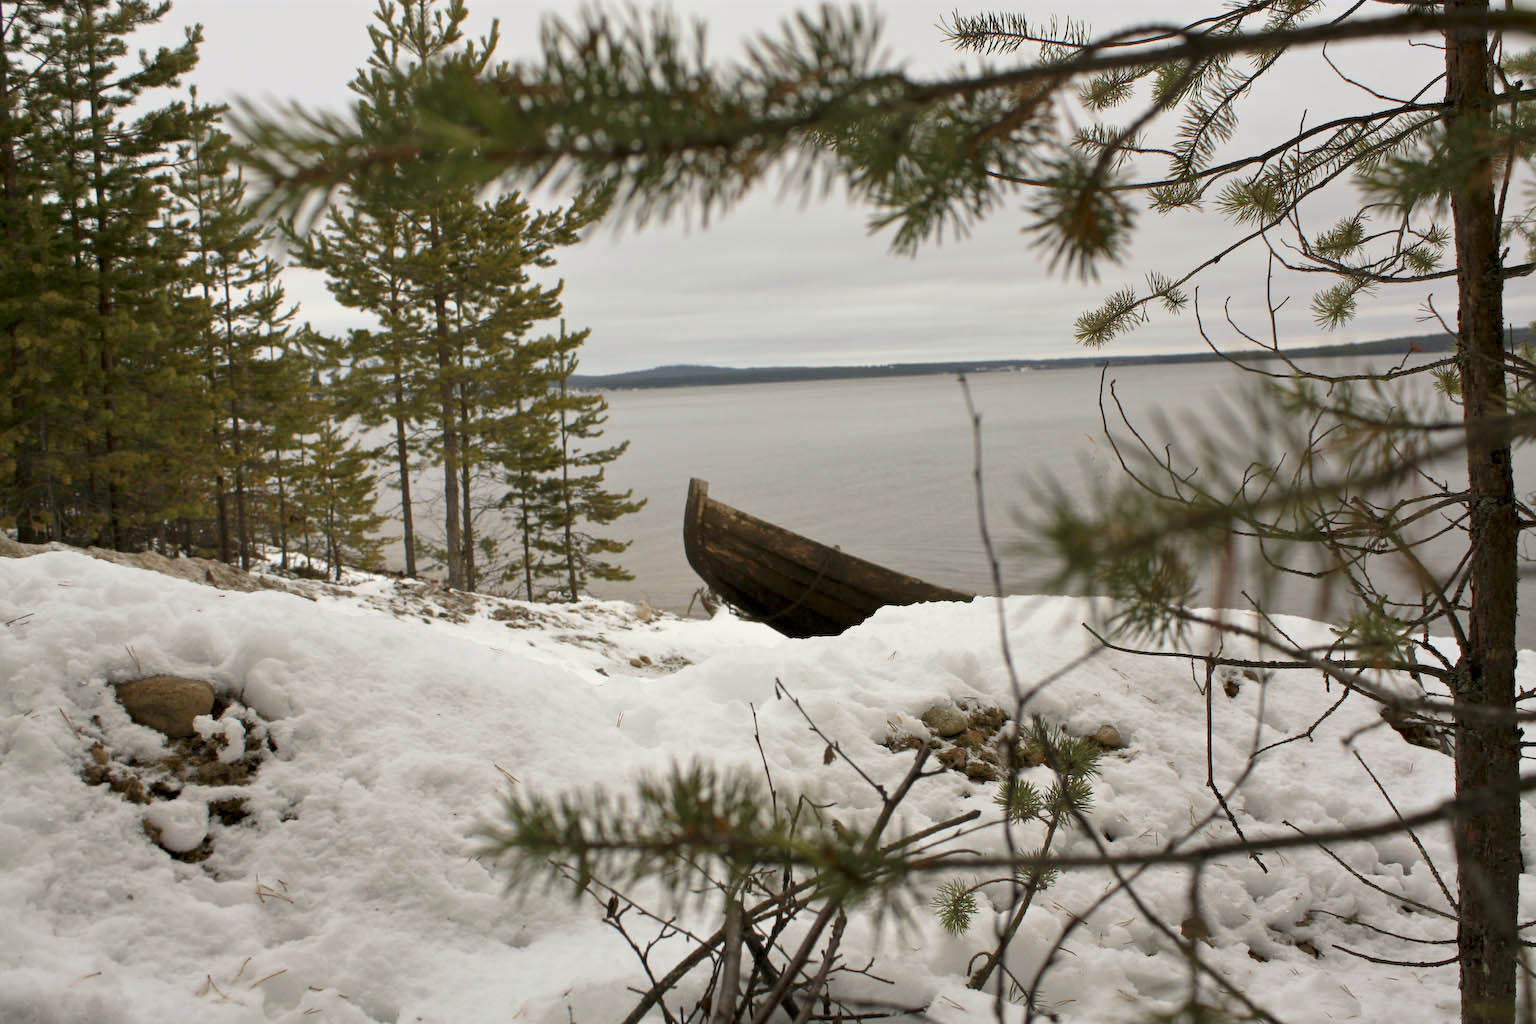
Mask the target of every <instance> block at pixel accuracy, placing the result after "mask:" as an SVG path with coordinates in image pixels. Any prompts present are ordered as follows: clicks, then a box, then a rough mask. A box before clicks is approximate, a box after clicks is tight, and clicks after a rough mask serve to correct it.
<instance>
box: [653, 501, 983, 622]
mask: <svg viewBox="0 0 1536 1024" xmlns="http://www.w3.org/2000/svg"><path fill="white" fill-rule="evenodd" d="M683 549H684V551H685V552H686V553H687V556H688V563H689V564H690V565H691V566H693V570H694V572H696V573H698V574H699V576H700V577H701V578H702V579H703V580H704V582H705V583H707V584H709V586H710V588H711V589H713V590H714V591H715V593H717V594H719V595H720V596H721V597H722V598H724V599H725V600H726V601H727V602H728V603H729V604H731V605H733V606H734V607H735V608H737V609H738V610H739V611H741V612H742V613H743V614H745V615H746V616H747V617H748V618H752V619H756V620H758V621H760V622H763V623H766V624H767V625H769V626H772V627H773V628H774V629H776V630H778V631H779V632H780V633H783V634H784V635H785V636H793V637H809V636H833V635H836V634H838V633H841V632H843V631H844V630H845V629H848V628H849V627H851V626H856V625H858V624H859V623H860V622H863V621H864V620H865V619H867V618H869V617H870V616H871V615H873V614H874V613H875V612H876V611H877V610H878V609H880V608H883V607H885V606H886V605H910V604H921V603H924V602H929V601H969V600H970V599H971V598H972V597H973V596H974V595H971V594H967V593H965V592H963V591H959V590H951V589H949V588H948V587H939V586H935V585H933V584H931V583H927V582H924V581H923V580H920V579H917V578H915V577H912V576H907V575H904V574H903V573H899V572H896V571H894V570H891V569H887V568H885V567H884V566H882V565H876V564H875V563H874V562H868V561H865V560H864V559H862V558H856V557H854V556H853V555H849V554H846V553H845V552H842V551H839V550H838V549H837V548H834V547H830V546H828V545H826V544H822V543H820V542H819V541H814V540H811V539H810V538H809V537H803V536H801V535H800V534H798V533H794V532H792V531H790V530H786V529H784V528H783V527H781V526H776V525H774V524H773V523H770V522H767V521H766V520H763V519H759V518H757V517H756V516H753V515H749V514H747V513H746V512H742V511H741V510H739V509H735V508H732V507H731V506H729V505H726V504H724V503H722V502H719V501H716V500H714V499H713V498H711V497H710V496H709V484H708V483H706V482H705V481H703V480H698V479H695V480H692V481H690V482H689V484H688V503H687V506H686V508H685V510H684V516H683Z"/></svg>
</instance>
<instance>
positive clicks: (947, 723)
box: [922, 704, 971, 736]
mask: <svg viewBox="0 0 1536 1024" xmlns="http://www.w3.org/2000/svg"><path fill="white" fill-rule="evenodd" d="M922 721H923V724H924V725H926V726H927V727H928V728H929V729H930V730H931V731H932V732H933V734H934V735H935V736H958V735H960V734H961V733H962V732H965V730H966V728H967V727H969V726H970V724H971V723H970V720H969V719H967V718H966V717H965V715H963V714H961V713H960V712H958V711H956V710H955V709H954V708H946V707H944V706H943V705H942V704H935V705H934V706H933V707H931V708H929V709H928V710H927V711H924V712H923V718H922Z"/></svg>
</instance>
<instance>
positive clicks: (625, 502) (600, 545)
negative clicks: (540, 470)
mask: <svg viewBox="0 0 1536 1024" xmlns="http://www.w3.org/2000/svg"><path fill="white" fill-rule="evenodd" d="M591 333H592V332H591V329H590V328H587V329H585V330H581V331H577V332H576V333H574V334H567V333H566V332H565V321H564V320H562V321H560V336H559V338H558V339H556V341H555V345H554V346H553V349H552V351H551V352H550V356H549V363H550V367H549V373H550V377H551V379H553V380H554V381H555V382H556V388H557V390H556V394H557V395H558V397H557V398H556V400H555V401H554V402H553V403H552V410H551V413H552V417H553V420H554V424H555V428H556V435H557V436H558V438H559V441H560V465H559V469H558V471H557V472H556V473H554V474H553V475H552V477H551V479H550V481H549V489H550V491H551V492H552V493H551V501H550V502H549V505H550V509H549V525H550V527H551V529H550V531H549V533H548V534H547V535H546V537H545V539H544V541H543V545H544V550H545V552H546V553H547V554H548V555H549V556H550V557H551V559H552V561H553V563H554V568H555V570H556V574H557V575H560V576H563V578H564V584H565V590H566V595H567V597H568V599H569V600H572V601H575V600H577V599H579V598H580V597H581V594H582V592H583V591H584V590H585V589H586V586H587V581H588V580H589V579H599V580H609V581H618V580H632V579H634V576H633V575H632V574H631V573H629V572H627V571H625V570H624V569H623V568H622V567H620V566H618V565H616V564H614V563H612V562H607V561H604V560H603V559H602V557H601V556H603V555H618V554H622V553H623V552H624V551H625V550H626V549H628V547H629V544H630V542H629V541H620V540H615V539H613V538H611V537H602V536H598V535H596V534H594V533H591V532H590V528H592V527H605V526H609V525H611V524H612V523H614V522H615V521H616V520H618V519H619V518H620V517H621V516H626V515H629V514H631V513H634V512H638V511H640V510H641V509H642V508H644V507H645V503H646V499H644V498H641V499H640V500H638V501H636V500H633V494H634V492H633V491H624V492H623V493H622V494H620V493H617V492H614V491H609V490H607V489H605V488H604V486H603V474H604V472H605V468H606V467H607V465H608V464H609V463H611V462H613V461H614V460H615V459H617V458H618V457H619V456H621V455H623V454H624V452H625V451H627V450H628V449H629V442H628V441H621V442H619V443H618V444H616V445H609V446H608V447H606V448H587V449H584V448H582V447H581V446H582V445H583V444H584V443H587V442H591V441H595V440H597V439H598V438H599V437H601V436H602V427H603V424H604V423H606V422H607V421H608V402H607V400H606V399H605V398H603V396H602V395H600V394H597V393H595V392H586V393H583V392H578V391H573V390H572V389H571V388H570V378H571V374H573V373H575V372H576V365H577V357H576V351H577V349H578V348H579V347H580V346H581V344H582V342H584V341H586V339H587V337H588V336H589V335H590V334H591ZM584 527H585V528H584Z"/></svg>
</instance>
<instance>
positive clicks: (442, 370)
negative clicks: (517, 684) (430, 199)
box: [427, 214, 464, 590]
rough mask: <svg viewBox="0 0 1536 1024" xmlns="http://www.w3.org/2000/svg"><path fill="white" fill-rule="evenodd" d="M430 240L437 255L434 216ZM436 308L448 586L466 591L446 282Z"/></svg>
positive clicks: (436, 291) (436, 292) (436, 294)
mask: <svg viewBox="0 0 1536 1024" xmlns="http://www.w3.org/2000/svg"><path fill="white" fill-rule="evenodd" d="M427 225H428V238H429V241H430V242H431V244H432V250H433V251H434V252H436V251H437V250H438V247H439V246H441V245H442V232H441V229H440V226H439V224H438V222H437V216H436V215H435V214H434V215H433V216H432V217H430V218H428V221H427ZM432 292H433V294H432V309H433V312H434V313H435V314H436V319H437V389H438V401H439V404H440V405H441V407H442V413H441V415H442V430H443V504H444V505H445V506H446V508H445V510H444V515H443V525H444V527H445V529H444V533H445V534H446V544H447V547H448V585H449V586H450V587H453V588H455V589H457V590H463V589H464V562H463V558H462V555H463V548H462V546H461V545H462V541H461V539H460V537H459V522H460V519H459V501H460V498H459V430H458V408H457V406H458V403H457V402H455V401H454V387H453V371H454V365H455V361H454V358H453V350H452V345H451V344H450V339H449V336H448V296H447V292H446V289H445V287H444V284H443V282H441V281H436V282H434V283H433V286H432Z"/></svg>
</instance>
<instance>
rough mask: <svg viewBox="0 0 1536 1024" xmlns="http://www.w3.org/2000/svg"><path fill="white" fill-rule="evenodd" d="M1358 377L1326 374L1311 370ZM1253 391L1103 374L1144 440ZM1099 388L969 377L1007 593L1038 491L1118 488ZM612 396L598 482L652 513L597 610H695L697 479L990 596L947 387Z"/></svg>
mask: <svg viewBox="0 0 1536 1024" xmlns="http://www.w3.org/2000/svg"><path fill="white" fill-rule="evenodd" d="M1354 365H1357V364H1346V363H1343V362H1341V361H1326V362H1322V361H1320V362H1318V363H1315V364H1314V365H1313V368H1314V369H1318V370H1329V371H1337V370H1342V369H1344V368H1345V367H1353V366H1354ZM1246 378H1247V375H1244V374H1241V373H1239V372H1237V371H1235V370H1233V369H1232V368H1231V367H1229V366H1226V365H1224V364H1192V365H1181V366H1137V367H1121V368H1117V369H1115V370H1114V371H1113V372H1112V375H1111V379H1113V380H1115V381H1116V382H1117V388H1118V393H1119V395H1120V396H1121V399H1122V400H1123V401H1124V403H1125V405H1126V407H1127V409H1128V411H1129V412H1130V413H1131V415H1132V417H1133V418H1134V419H1135V420H1136V421H1137V422H1138V423H1139V424H1140V425H1144V426H1145V427H1146V428H1147V429H1148V433H1149V436H1151V437H1154V438H1171V437H1173V436H1174V432H1173V431H1171V430H1169V429H1168V428H1166V427H1159V426H1158V422H1159V419H1160V417H1161V416H1162V414H1164V413H1166V414H1168V416H1169V417H1171V418H1172V419H1173V420H1174V422H1175V423H1178V422H1181V421H1183V420H1187V419H1188V418H1189V417H1191V416H1193V415H1194V414H1195V411H1199V415H1200V417H1201V419H1202V421H1203V422H1205V423H1207V424H1211V423H1218V424H1219V423H1224V422H1226V420H1225V418H1224V416H1225V413H1224V412H1223V410H1226V412H1230V410H1231V409H1232V408H1233V406H1234V405H1238V406H1240V405H1241V403H1242V401H1243V398H1242V395H1243V391H1244V389H1245V388H1246V387H1247V386H1248V384H1247V383H1245V381H1246ZM1099 380H1100V373H1099V371H1098V370H1097V369H1091V368H1082V369H1063V370H1048V371H1034V372H1022V373H989V374H981V375H976V376H972V377H971V378H970V387H971V392H972V396H973V398H974V400H975V403H976V407H977V410H978V412H979V413H980V414H981V423H982V427H981V433H982V449H983V465H984V470H985V477H984V479H985V487H986V493H987V509H988V515H987V518H988V524H989V528H990V530H991V532H992V534H993V539H994V542H995V543H997V545H998V547H999V551H1000V554H1001V562H1002V565H1001V568H1002V574H1003V582H1004V588H1005V590H1007V591H1008V592H1012V593H1028V592H1037V591H1039V590H1040V589H1041V585H1040V583H1041V580H1042V576H1043V574H1042V572H1041V571H1040V570H1039V569H1037V568H1032V567H1031V565H1029V564H1028V563H1027V560H1026V559H1024V558H1022V557H1021V556H1020V555H1019V554H1018V552H1017V551H1016V550H1015V548H1016V546H1017V542H1018V541H1019V540H1021V539H1022V538H1023V537H1024V535H1025V534H1024V530H1023V527H1022V525H1021V522H1020V518H1019V517H1020V513H1027V512H1028V511H1029V510H1030V509H1031V508H1033V507H1034V504H1033V502H1034V500H1035V498H1036V496H1037V495H1040V494H1042V493H1044V492H1045V490H1046V488H1047V486H1048V482H1049V481H1052V480H1054V481H1056V482H1058V483H1060V484H1061V485H1062V486H1063V487H1064V488H1065V489H1066V490H1067V492H1068V493H1069V494H1072V495H1074V496H1075V497H1077V498H1079V499H1082V498H1085V497H1086V496H1087V494H1088V493H1089V492H1090V491H1091V489H1092V487H1093V486H1094V484H1095V483H1096V482H1109V483H1113V482H1116V481H1117V479H1118V475H1119V474H1120V472H1121V471H1120V469H1119V467H1118V464H1117V463H1116V461H1115V459H1114V455H1113V453H1112V452H1111V451H1110V449H1109V447H1108V445H1107V444H1106V443H1105V441H1104V434H1103V427H1102V425H1101V422H1100V414H1099V402H1098V393H1099ZM606 397H607V398H608V402H609V410H610V419H609V423H608V427H607V435H606V436H607V438H609V439H621V438H628V439H629V440H630V442H631V443H630V449H629V452H628V453H626V454H625V456H624V457H623V458H621V459H620V460H619V461H618V462H616V463H613V464H612V465H611V466H610V467H609V480H610V481H611V482H612V483H613V484H614V485H617V486H618V487H619V488H620V489H623V488H633V490H634V491H635V493H636V494H637V495H641V496H645V497H647V498H649V499H650V503H649V505H648V506H647V507H646V508H645V509H644V510H642V511H641V512H640V513H638V514H636V515H634V516H630V517H628V518H626V519H625V520H624V521H622V522H621V523H620V524H619V525H618V529H617V530H616V533H618V534H619V535H621V536H625V537H629V538H632V539H633V541H634V543H633V546H632V547H631V548H630V550H629V551H628V552H626V554H625V555H624V556H623V557H622V559H621V561H622V563H623V564H624V566H625V567H626V568H628V569H629V570H630V571H632V572H633V573H634V574H635V576H636V579H635V581H634V582H632V583H627V584H606V585H604V586H602V587H601V588H600V589H599V590H598V593H599V594H601V595H602V596H609V597H622V598H625V599H628V600H644V601H647V602H649V603H650V604H652V605H654V606H657V607H660V608H666V609H670V610H675V611H681V610H683V609H684V608H686V607H687V606H688V604H689V601H690V599H691V597H692V595H693V593H694V592H695V591H696V590H697V589H698V588H699V587H700V585H701V582H700V580H699V579H698V578H697V577H696V576H695V575H694V573H693V572H692V570H691V569H690V568H689V566H688V563H687V560H686V558H685V557H684V555H683V545H682V512H683V501H684V497H685V495H686V493H687V489H688V480H689V478H690V477H693V476H698V477H702V478H703V479H705V480H708V481H709V484H710V495H711V496H712V497H715V498H718V499H719V500H721V501H724V502H726V503H727V504H730V505H735V506H737V507H738V508H741V509H744V510H746V511H749V512H751V513H753V514H754V515H758V516H761V517H762V518H764V519H767V520H769V521H771V522H775V523H778V524H780V525H782V526H786V527H788V528H790V529H792V530H795V531H797V532H800V533H803V534H806V535H808V536H811V537H814V538H816V539H818V540H821V541H824V542H826V543H830V544H835V545H837V546H839V547H841V548H842V549H843V550H845V551H849V552H851V553H853V554H856V555H859V556H861V557H863V558H867V559H870V560H872V561H875V562H879V563H881V564H883V565H888V566H890V567H892V568H894V569H899V570H901V571H903V572H907V573H910V574H912V575H914V576H919V577H922V578H924V579H927V580H930V581H932V582H934V583H939V584H944V585H947V586H951V587H955V588H958V589H962V590H970V591H978V592H990V591H991V589H992V588H991V582H990V575H989V568H988V564H987V560H986V557H985V554H984V550H983V546H982V543H981V537H980V531H979V529H978V525H977V512H976V497H975V490H974V484H973V479H972V465H973V462H972V460H973V450H972V433H971V427H970V421H969V418H968V416H967V412H966V406H965V398H964V395H963V393H962V391H961V388H960V386H959V384H958V383H957V382H956V380H955V378H953V377H949V376H929V377H907V378H894V379H868V380H848V381H818V382H811V383H796V384H746V385H728V386H717V387H696V388H658V389H653V390H638V391H615V392H609V393H607V396H606ZM1218 429H1222V428H1218ZM1118 432H1119V433H1120V434H1121V435H1122V436H1123V429H1121V430H1120V431H1118ZM1522 461H1523V462H1529V461H1530V460H1529V459H1524V460H1522ZM1526 468H1527V469H1531V468H1536V467H1531V466H1527V467H1526ZM1525 479H1530V477H1529V476H1527V477H1525ZM1533 601H1536V597H1529V596H1528V597H1527V599H1526V600H1525V601H1524V602H1523V603H1524V604H1525V605H1527V606H1528V607H1529V606H1531V605H1532V604H1533ZM1279 603H1280V604H1281V605H1282V607H1283V610H1286V611H1290V612H1294V613H1297V614H1311V615H1317V614H1319V613H1321V614H1323V615H1325V616H1326V614H1327V609H1320V608H1319V607H1318V606H1317V604H1316V597H1315V594H1314V592H1313V590H1312V589H1311V588H1306V587H1301V588H1296V589H1295V590H1293V592H1291V593H1288V594H1287V593H1282V594H1281V595H1280V600H1279ZM1521 637H1522V639H1521V643H1522V645H1530V644H1532V643H1533V642H1536V615H1531V614H1529V613H1528V614H1525V615H1522V616H1521Z"/></svg>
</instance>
